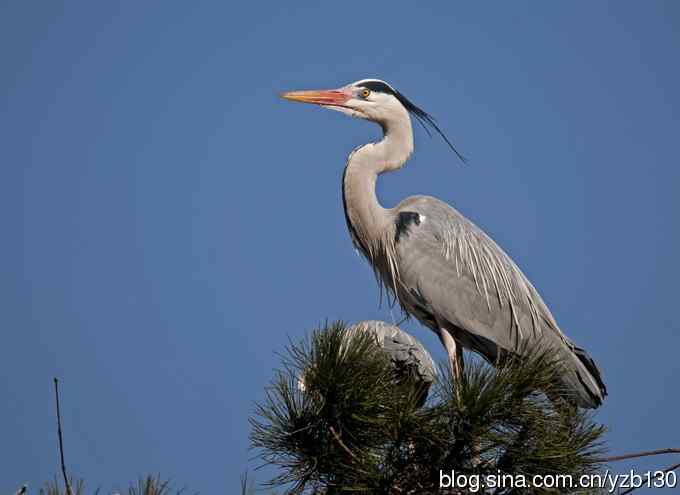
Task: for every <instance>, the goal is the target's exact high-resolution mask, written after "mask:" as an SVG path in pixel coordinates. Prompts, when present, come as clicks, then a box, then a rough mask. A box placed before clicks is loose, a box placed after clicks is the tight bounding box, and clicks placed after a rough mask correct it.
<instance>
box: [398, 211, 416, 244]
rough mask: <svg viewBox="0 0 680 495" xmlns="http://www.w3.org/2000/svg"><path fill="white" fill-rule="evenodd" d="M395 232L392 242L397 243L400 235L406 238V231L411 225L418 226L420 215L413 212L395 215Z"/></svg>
mask: <svg viewBox="0 0 680 495" xmlns="http://www.w3.org/2000/svg"><path fill="white" fill-rule="evenodd" d="M395 224H396V227H397V229H396V231H395V232H394V242H399V238H400V237H401V235H402V234H406V235H407V236H408V229H409V226H410V225H411V224H416V225H420V215H419V214H418V213H416V212H415V211H402V212H399V215H397V221H396V222H395Z"/></svg>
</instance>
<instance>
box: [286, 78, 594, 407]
mask: <svg viewBox="0 0 680 495" xmlns="http://www.w3.org/2000/svg"><path fill="white" fill-rule="evenodd" d="M283 97H284V98H287V99H290V100H294V101H302V102H306V103H316V104H319V105H322V106H324V107H326V108H330V109H333V110H338V111H340V112H342V113H345V114H348V115H351V116H354V117H359V118H364V119H367V120H370V121H373V122H376V123H378V124H380V126H381V127H382V129H383V134H384V136H383V139H382V140H381V141H379V142H377V143H369V144H366V145H364V146H360V147H358V148H357V149H355V150H354V151H353V152H352V153H351V154H350V156H349V159H348V161H347V166H346V167H345V172H344V174H343V179H342V197H343V205H344V209H345V216H346V221H347V226H348V228H349V231H350V235H351V237H352V241H353V243H354V245H355V246H356V248H357V249H358V250H359V252H361V254H363V256H365V257H366V259H367V260H368V261H369V263H370V264H371V265H372V267H373V269H374V271H375V273H376V277H377V279H378V281H379V282H380V284H381V286H383V287H385V288H386V289H387V291H388V292H389V293H390V294H391V295H392V296H394V297H395V298H396V300H397V301H398V302H399V304H400V306H401V308H402V309H403V311H404V312H405V313H406V314H407V315H412V316H414V317H416V318H417V319H418V320H419V321H420V322H421V323H423V324H424V325H425V326H427V327H429V328H431V329H432V330H433V331H434V332H435V333H437V335H438V336H439V338H440V340H441V341H442V344H443V345H444V346H445V348H446V350H447V353H448V355H449V360H450V363H451V367H452V369H453V372H454V374H456V376H460V373H461V371H462V347H465V348H468V349H470V350H472V351H475V352H477V353H479V354H481V355H482V356H483V357H485V358H486V359H487V360H488V361H489V362H491V363H495V362H497V360H498V359H500V358H503V357H504V356H507V355H510V354H519V355H522V354H523V353H525V352H531V351H533V350H541V349H543V350H548V351H550V352H553V353H554V355H555V357H556V358H558V359H559V361H560V362H561V364H562V374H561V382H562V383H563V385H564V389H565V395H567V396H568V397H569V398H571V399H572V400H573V401H574V402H575V403H576V404H578V405H580V406H582V407H597V406H599V405H600V404H601V403H602V400H603V398H604V397H605V396H606V394H607V391H606V387H605V385H604V383H603V380H602V375H601V372H600V370H599V368H598V367H597V365H596V364H595V362H594V361H593V360H592V359H591V358H590V356H589V355H588V354H587V353H586V351H585V350H583V349H581V348H579V347H577V346H576V345H574V343H573V342H571V341H570V340H569V339H568V338H567V337H566V336H565V335H564V334H563V333H562V331H561V330H560V328H559V326H558V325H557V323H556V321H555V319H554V317H553V315H552V314H551V312H550V310H549V309H548V307H547V306H546V304H545V303H544V302H543V299H542V298H541V296H540V295H539V294H538V292H537V291H536V289H535V288H534V287H533V285H532V284H531V283H530V282H529V280H528V279H527V278H526V277H525V276H524V274H523V273H522V272H521V271H520V269H519V268H518V267H517V265H515V263H514V262H513V261H512V260H511V259H510V257H509V256H508V255H507V254H506V253H505V252H504V251H503V250H502V249H501V248H500V247H499V246H498V245H497V244H496V243H495V242H494V241H493V240H491V238H490V237H488V236H487V235H486V234H485V233H484V232H483V231H482V230H481V229H480V228H479V227H477V226H476V225H474V224H473V223H472V222H471V221H469V220H468V219H466V218H465V217H464V216H463V215H461V214H460V213H459V212H457V211H456V210H455V209H453V208H452V207H450V206H449V205H447V204H446V203H444V202H442V201H440V200H438V199H435V198H432V197H429V196H414V197H410V198H407V199H405V200H404V201H402V202H401V203H399V204H398V205H397V206H396V207H394V208H384V207H383V206H382V205H381V204H380V203H379V202H378V199H377V196H376V191H375V185H376V181H377V178H378V176H379V175H380V174H382V173H385V172H390V171H395V170H398V169H400V168H401V167H402V166H403V165H404V163H405V162H406V160H407V159H408V158H409V156H410V155H411V153H412V152H413V131H412V128H411V120H410V116H409V115H412V116H413V117H414V118H416V119H418V120H419V121H420V123H421V124H423V125H424V126H430V127H432V128H433V129H434V130H435V131H436V132H437V133H439V134H440V135H442V137H443V138H444V139H445V140H446V142H447V143H448V144H449V146H451V147H452V148H453V145H452V144H451V143H450V142H449V140H448V139H447V138H446V137H445V136H444V134H443V133H442V132H441V130H440V129H439V127H437V125H436V123H435V122H434V120H433V119H432V117H431V116H430V115H428V114H427V113H426V112H424V111H423V110H421V109H419V108H418V107H416V106H415V105H414V104H413V103H411V102H410V101H409V100H408V99H406V98H405V97H404V96H403V95H402V94H401V93H399V92H398V91H396V90H395V89H394V88H392V87H391V86H389V85H388V84H387V83H385V82H384V81H379V80H375V79H365V80H361V81H357V82H355V83H352V84H349V85H347V86H344V87H342V88H339V89H337V90H331V91H303V92H290V93H286V94H284V95H283ZM454 151H455V148H454ZM456 153H457V154H458V152H457V151H456ZM458 156H460V155H458ZM461 346H462V347H461Z"/></svg>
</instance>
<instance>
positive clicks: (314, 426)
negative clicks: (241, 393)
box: [251, 322, 605, 495]
mask: <svg viewBox="0 0 680 495" xmlns="http://www.w3.org/2000/svg"><path fill="white" fill-rule="evenodd" d="M344 334H345V326H344V324H342V323H341V322H338V323H334V324H332V325H326V326H325V327H323V328H319V329H316V330H314V331H313V332H312V333H311V335H310V336H309V337H308V338H306V339H304V340H303V341H301V342H300V343H297V344H290V345H289V346H288V348H287V349H286V352H285V354H284V356H283V363H282V368H281V370H279V371H277V372H276V374H275V376H274V378H273V381H272V383H271V386H270V387H269V388H268V389H267V391H266V396H265V399H264V400H263V401H262V402H261V403H259V404H258V405H257V408H256V413H255V416H254V417H253V418H252V419H251V427H252V428H251V442H252V444H253V446H254V447H255V448H256V449H257V450H258V453H259V456H260V458H261V460H262V461H263V462H264V463H265V464H271V465H274V466H277V467H278V468H279V474H278V475H277V476H276V477H274V478H273V479H272V480H270V481H269V482H268V485H270V486H273V487H277V489H279V490H285V491H286V493H318V494H321V493H323V494H329V495H330V494H336V493H372V494H373V493H375V494H393V493H400V494H428V493H442V494H453V493H473V492H475V488H479V491H478V493H495V494H498V495H504V494H512V493H570V492H572V491H574V490H573V489H561V488H560V489H557V490H555V489H552V490H546V491H541V490H540V489H538V488H528V487H527V484H528V483H530V481H531V479H532V477H533V476H534V475H557V474H559V475H572V476H573V479H577V478H578V477H579V476H581V475H584V474H591V473H595V472H597V470H598V467H599V464H598V461H597V459H598V458H599V457H600V456H601V454H602V453H603V450H604V446H603V434H604V432H605V428H604V427H603V426H602V425H599V424H597V423H595V422H594V421H593V420H592V417H591V416H590V414H589V413H586V412H584V411H582V410H578V409H576V408H575V407H573V406H572V405H571V404H570V403H568V402H567V401H565V400H563V399H561V398H560V397H561V396H563V395H564V394H562V393H561V392H562V391H561V390H560V389H559V385H557V384H558V383H559V382H558V381H557V380H556V379H555V377H556V375H557V373H559V363H557V362H555V361H554V360H553V359H552V358H551V355H550V354H549V353H547V352H541V351H535V352H532V353H531V356H532V357H531V358H530V359H527V360H523V361H519V360H516V359H507V360H506V361H505V362H503V363H499V365H498V366H496V367H491V366H489V365H488V364H486V363H483V362H481V361H480V360H468V361H469V362H468V363H466V369H465V371H464V373H463V376H462V378H461V380H460V381H459V382H454V381H453V380H452V378H451V375H450V373H449V372H448V368H447V367H440V373H439V376H440V379H439V380H438V382H437V383H436V384H435V386H434V389H433V390H432V393H431V394H430V397H429V398H428V400H427V402H426V403H425V405H422V406H419V404H418V402H419V401H418V396H419V395H420V394H421V392H422V390H417V389H416V388H415V387H414V386H413V383H411V382H410V381H409V380H406V381H405V380H404V379H403V378H402V377H395V376H394V371H393V368H392V367H391V366H390V362H389V359H388V358H387V357H386V356H385V354H384V353H382V352H380V349H379V348H378V347H377V344H376V343H375V341H374V340H373V339H372V338H370V336H368V335H367V336H358V337H357V338H353V339H346V338H345V337H344ZM301 379H303V380H304V390H302V389H301V388H302V387H300V381H301ZM452 472H453V474H454V476H455V475H458V476H459V475H464V476H466V477H467V478H466V479H467V480H468V483H472V485H468V486H466V487H463V486H460V483H459V484H458V488H451V487H449V486H448V485H447V482H448V481H449V480H450V478H447V476H451V475H452ZM511 477H512V478H511ZM462 479H463V478H459V481H460V480H462ZM522 479H523V480H524V482H522ZM475 480H476V481H478V482H481V481H482V480H486V482H487V483H493V482H494V481H495V482H496V485H497V486H496V487H495V488H493V489H491V488H487V489H486V490H485V489H481V488H480V487H479V486H475V485H474V483H475ZM501 483H503V484H504V486H502V487H501V486H499V485H500V484H501ZM512 485H514V486H512ZM579 493H583V491H582V490H581V491H579Z"/></svg>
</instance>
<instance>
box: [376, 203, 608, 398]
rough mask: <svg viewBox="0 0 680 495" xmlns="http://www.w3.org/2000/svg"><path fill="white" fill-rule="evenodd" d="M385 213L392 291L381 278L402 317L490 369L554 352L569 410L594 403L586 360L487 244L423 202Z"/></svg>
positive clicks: (440, 207)
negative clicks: (446, 336)
mask: <svg viewBox="0 0 680 495" xmlns="http://www.w3.org/2000/svg"><path fill="white" fill-rule="evenodd" d="M392 213H393V215H394V218H395V220H394V222H395V224H394V233H395V234H394V235H395V254H396V258H397V259H396V265H397V266H398V270H399V271H398V278H397V281H396V282H397V283H396V284H394V283H393V281H392V280H391V276H390V275H389V274H380V275H381V279H382V281H383V283H387V284H390V285H391V287H390V286H388V288H389V289H390V291H392V292H393V293H394V294H395V295H396V297H397V299H398V300H399V303H400V305H401V307H402V308H403V310H404V311H405V312H406V313H407V314H410V315H413V316H414V317H416V318H417V319H418V320H419V321H420V322H422V323H423V324H424V325H426V326H427V327H429V328H431V329H432V330H434V331H438V329H440V328H442V327H444V328H445V329H446V330H447V331H448V332H449V333H451V335H452V336H453V337H454V339H456V340H457V341H458V342H460V343H461V344H462V345H463V346H464V347H466V348H468V349H470V350H473V351H475V352H477V353H479V354H481V355H482V356H484V357H485V358H486V359H487V360H488V361H489V362H492V363H493V362H495V361H496V360H497V359H498V358H499V357H503V356H506V355H507V354H512V353H521V352H522V351H523V350H525V349H528V350H533V351H535V350H537V349H546V348H547V349H550V350H554V352H555V353H556V357H558V358H559V359H560V361H561V362H562V365H563V373H562V381H563V383H564V385H565V388H566V389H567V390H569V391H570V392H571V393H572V395H573V397H574V399H575V400H576V402H577V403H578V404H579V405H581V406H583V407H594V406H596V405H599V404H600V403H601V401H602V398H603V395H604V384H603V383H602V378H601V374H600V371H599V369H598V368H597V366H596V365H595V363H594V362H593V360H592V359H591V358H590V357H589V356H588V354H587V353H586V352H585V351H584V350H582V349H580V348H578V347H576V346H575V345H574V344H573V343H572V342H571V341H570V340H569V339H568V338H567V337H566V336H565V335H564V334H563V333H562V331H561V330H560V328H559V327H558V325H557V323H556V321H555V319H554V317H553V315H552V313H551V312H550V310H549V309H548V307H547V306H546V304H545V303H544V302H543V299H542V298H541V296H540V295H539V294H538V292H537V291H536V289H535V288H534V286H533V285H532V284H531V283H530V282H529V280H527V278H526V277H525V276H524V274H523V273H522V272H521V271H520V269H519V268H518V267H517V265H515V263H514V262H513V261H512V260H511V259H510V257H509V256H508V255H507V254H506V253H505V252H504V251H503V250H502V249H501V248H500V247H499V246H498V245H497V244H496V243H495V242H494V241H493V240H492V239H491V238H490V237H488V236H487V235H486V234H485V233H484V232H483V231H482V230H481V229H480V228H478V227H477V226H476V225H475V224H473V223H472V222H471V221H469V220H468V219H467V218H465V217H464V216H463V215H461V214H460V213H459V212H458V211H456V210H455V209H454V208H452V207H450V206H449V205H447V204H446V203H443V202H442V201H439V200H438V199H435V198H432V197H428V196H415V197H411V198H407V199H406V200H404V201H402V202H401V203H400V204H399V205H398V206H397V207H396V208H394V209H393V210H392ZM405 219H406V220H405ZM378 265H384V263H378Z"/></svg>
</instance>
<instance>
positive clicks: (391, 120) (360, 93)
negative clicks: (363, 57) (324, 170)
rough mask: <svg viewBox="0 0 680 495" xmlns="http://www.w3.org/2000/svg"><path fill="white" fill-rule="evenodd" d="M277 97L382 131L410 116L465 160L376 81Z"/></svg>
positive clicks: (429, 120)
mask: <svg viewBox="0 0 680 495" xmlns="http://www.w3.org/2000/svg"><path fill="white" fill-rule="evenodd" d="M281 97H282V98H285V99H286V100H291V101H298V102H302V103H313V104H315V105H319V106H322V107H324V108H329V109H331V110H336V111H338V112H342V113H344V114H346V115H349V116H351V117H358V118H361V119H366V120H370V121H372V122H376V123H378V124H380V125H381V126H382V127H383V129H385V130H387V129H389V128H390V127H392V126H394V125H399V124H402V123H404V122H407V123H409V124H410V120H409V114H410V115H412V116H413V117H415V118H416V119H417V120H418V122H420V124H421V125H422V126H423V128H424V129H425V130H426V131H427V133H428V134H430V130H429V129H433V130H434V131H435V132H437V133H438V134H439V135H440V136H441V137H442V138H443V139H444V141H446V143H447V144H448V145H449V146H450V147H451V149H452V150H453V151H454V152H455V153H456V155H458V157H459V158H460V159H461V160H462V161H465V158H464V157H463V156H462V155H461V154H460V153H458V151H457V150H456V148H455V147H454V146H453V145H452V144H451V142H450V141H449V140H448V138H447V137H446V136H445V135H444V133H443V132H442V131H441V129H439V127H438V126H437V124H436V122H435V120H434V118H433V117H432V116H431V115H430V114H428V113H427V112H426V111H424V110H423V109H421V108H419V107H417V106H416V105H414V104H413V103H412V102H411V101H410V100H408V98H406V97H405V96H404V95H403V94H401V93H400V92H399V91H397V90H396V89H394V88H393V87H392V86H390V85H389V84H387V83H386V82H385V81H381V80H380V79H361V80H359V81H356V82H353V83H350V84H348V85H346V86H343V87H341V88H338V89H324V90H311V91H289V92H286V93H282V94H281Z"/></svg>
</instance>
